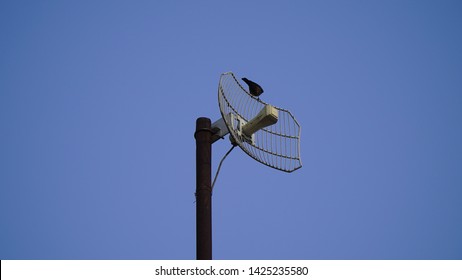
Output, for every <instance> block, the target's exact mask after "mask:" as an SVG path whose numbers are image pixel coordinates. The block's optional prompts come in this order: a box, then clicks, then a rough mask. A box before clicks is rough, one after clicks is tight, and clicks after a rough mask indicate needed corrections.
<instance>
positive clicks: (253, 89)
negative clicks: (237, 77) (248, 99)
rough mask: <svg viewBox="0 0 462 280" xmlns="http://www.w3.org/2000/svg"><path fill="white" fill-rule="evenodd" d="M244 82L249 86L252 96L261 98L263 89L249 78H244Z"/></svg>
mask: <svg viewBox="0 0 462 280" xmlns="http://www.w3.org/2000/svg"><path fill="white" fill-rule="evenodd" d="M242 80H243V81H244V82H245V83H246V84H247V85H248V86H249V92H250V94H251V95H253V96H259V95H260V94H262V93H263V88H262V87H261V86H260V85H259V84H257V83H255V82H252V81H251V80H249V79H247V78H242Z"/></svg>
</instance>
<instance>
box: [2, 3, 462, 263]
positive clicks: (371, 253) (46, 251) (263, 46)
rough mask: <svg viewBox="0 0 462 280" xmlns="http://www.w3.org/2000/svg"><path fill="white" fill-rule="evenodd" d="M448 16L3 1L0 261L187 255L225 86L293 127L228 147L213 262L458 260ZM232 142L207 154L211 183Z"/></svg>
mask: <svg viewBox="0 0 462 280" xmlns="http://www.w3.org/2000/svg"><path fill="white" fill-rule="evenodd" d="M461 15H462V2H460V1H403V0H399V1H398V0H392V1H1V2H0V227H1V228H0V229H1V230H0V259H194V258H195V256H196V255H195V254H196V253H195V204H194V200H195V198H194V191H195V141H194V137H193V133H194V129H195V121H196V118H198V117H202V116H204V117H209V118H210V119H212V121H215V120H217V119H219V118H220V112H219V109H218V102H217V87H218V80H219V77H220V74H221V73H223V72H227V71H233V72H234V73H235V74H236V76H237V77H247V78H249V79H251V80H254V81H257V82H258V83H259V84H261V85H262V87H263V88H264V90H265V93H264V94H263V95H262V96H261V97H262V99H263V100H264V101H265V102H268V103H271V104H273V105H276V106H278V107H282V108H287V109H289V110H291V112H292V113H293V114H294V115H295V117H296V118H297V120H298V121H299V123H300V124H301V126H302V143H301V152H302V154H301V155H302V161H303V167H302V168H301V169H299V170H297V171H296V172H294V173H291V174H286V173H283V172H279V171H277V170H274V169H271V168H268V167H266V166H264V165H262V164H260V163H258V162H256V161H254V160H253V159H251V158H250V157H248V156H247V155H246V154H245V153H244V152H243V151H242V150H240V149H235V150H234V151H233V152H232V153H231V154H230V155H229V156H228V158H227V159H226V161H225V162H224V165H223V167H222V169H221V172H220V176H219V178H218V180H217V184H216V186H215V190H214V195H213V256H214V258H216V259H462V238H461V236H462V51H461V50H462V31H461V30H462V16H461ZM229 147H230V143H229V141H228V140H227V139H226V140H221V141H219V142H216V143H215V144H214V145H213V172H214V171H215V170H216V167H217V165H218V162H219V160H220V159H221V157H222V156H223V155H224V153H225V152H226V151H227V150H228V149H229Z"/></svg>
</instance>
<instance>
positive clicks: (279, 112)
mask: <svg viewBox="0 0 462 280" xmlns="http://www.w3.org/2000/svg"><path fill="white" fill-rule="evenodd" d="M218 104H219V106H220V112H221V116H222V119H220V120H219V121H217V122H215V123H214V124H213V125H212V129H213V130H214V133H215V135H216V136H215V138H214V139H213V141H216V140H217V139H218V138H220V137H223V136H224V135H226V134H227V133H228V132H229V133H230V134H231V141H234V142H235V144H237V145H239V147H241V149H242V150H243V151H244V152H246V153H247V154H248V155H249V156H251V157H252V158H254V159H256V160H257V161H259V162H261V163H263V164H265V165H267V166H270V167H273V168H275V169H278V170H281V171H285V172H293V171H295V170H297V169H299V168H300V167H302V162H301V159H300V132H301V128H300V125H299V124H298V122H297V120H295V118H294V116H293V115H292V114H291V113H290V112H289V111H288V110H285V109H282V108H278V107H275V106H272V105H269V104H267V103H265V102H263V101H261V100H260V99H259V98H256V97H254V96H252V95H251V94H250V93H249V92H248V91H247V90H246V89H245V88H244V87H243V86H242V85H241V84H240V83H239V81H238V80H237V79H236V77H235V76H234V74H233V73H231V72H227V73H224V74H222V75H221V77H220V82H219V85H218Z"/></svg>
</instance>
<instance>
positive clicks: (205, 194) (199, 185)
mask: <svg viewBox="0 0 462 280" xmlns="http://www.w3.org/2000/svg"><path fill="white" fill-rule="evenodd" d="M211 126H212V125H211V121H210V119H209V118H198V119H197V120H196V132H195V133H194V138H196V258H197V259H198V260H211V259H212V141H211V139H212V130H211Z"/></svg>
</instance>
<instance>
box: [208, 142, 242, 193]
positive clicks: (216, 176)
mask: <svg viewBox="0 0 462 280" xmlns="http://www.w3.org/2000/svg"><path fill="white" fill-rule="evenodd" d="M234 147H236V145H233V146H232V147H231V149H229V151H228V152H227V153H226V154H225V156H224V157H223V158H222V159H221V161H220V164H219V165H218V169H217V173H216V174H215V178H214V179H213V183H212V192H213V186H215V181H216V180H217V178H218V173H220V168H221V165H222V164H223V161H224V160H225V158H226V157H227V156H228V155H229V153H231V151H232V150H233V149H234Z"/></svg>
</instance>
